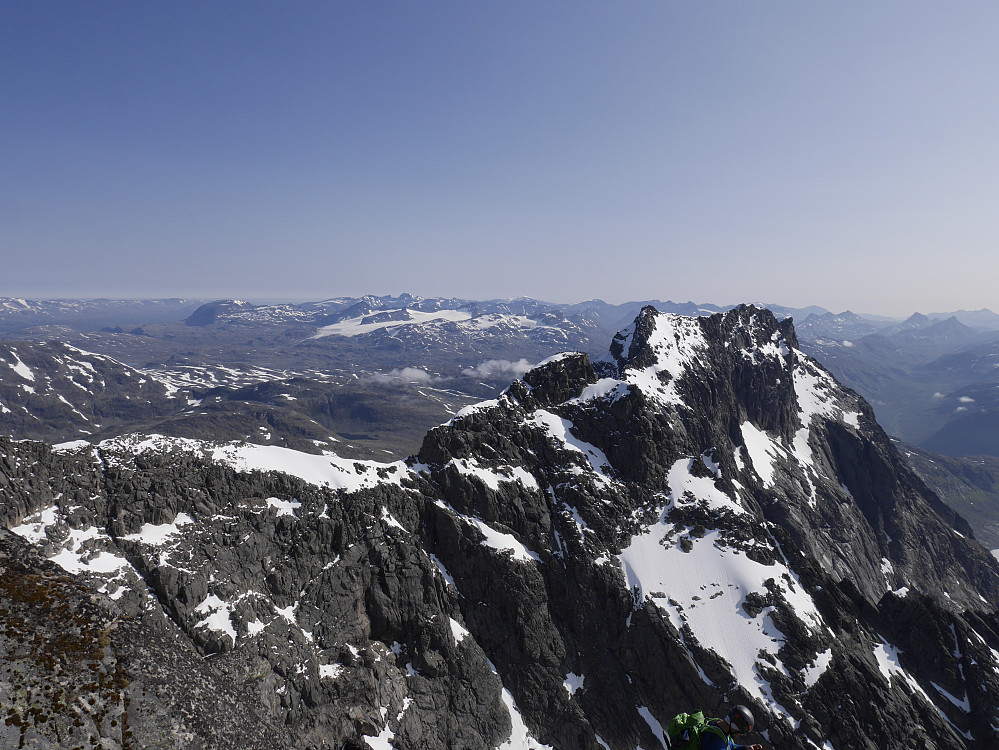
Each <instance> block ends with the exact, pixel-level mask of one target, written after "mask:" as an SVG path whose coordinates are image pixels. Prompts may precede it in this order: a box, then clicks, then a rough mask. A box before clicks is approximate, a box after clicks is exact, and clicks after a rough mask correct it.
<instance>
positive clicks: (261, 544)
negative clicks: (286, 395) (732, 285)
mask: <svg viewBox="0 0 999 750" xmlns="http://www.w3.org/2000/svg"><path fill="white" fill-rule="evenodd" d="M227 450H228V451H230V453H232V455H235V453H236V448H221V449H220V448H213V447H211V446H200V447H199V446H198V445H196V444H194V443H191V442H188V443H186V444H176V445H174V447H173V448H172V449H171V450H165V449H163V448H159V449H156V450H142V449H139V448H134V447H129V445H128V444H126V443H125V442H109V443H104V444H102V445H101V446H100V447H98V448H88V449H77V450H76V451H75V452H72V451H53V450H52V449H50V448H49V447H47V446H44V445H41V444H33V443H12V442H9V441H7V442H0V467H2V472H0V493H2V494H0V498H2V505H0V523H2V524H3V525H5V526H7V527H9V528H11V529H12V530H13V531H14V532H15V533H16V534H17V535H18V536H20V537H23V538H24V539H26V540H27V541H28V542H30V543H31V545H32V546H31V548H28V547H27V546H26V545H25V544H23V543H20V542H18V541H17V540H13V539H5V541H4V545H5V546H4V548H3V549H4V554H6V555H7V559H9V560H11V561H12V562H9V563H4V564H6V565H10V566H20V567H16V574H17V579H18V580H24V581H28V580H31V581H35V580H36V579H32V578H30V576H32V575H36V576H37V575H39V573H38V572H37V571H39V570H40V569H41V567H44V565H45V564H43V563H41V562H40V561H39V560H38V559H37V558H38V557H48V558H52V559H54V560H56V561H57V562H59V564H60V565H62V566H63V568H65V569H66V570H67V571H69V572H71V573H72V575H73V577H71V578H70V577H67V578H66V579H65V580H66V581H67V583H66V585H67V586H69V585H73V586H79V585H84V584H86V585H87V586H89V587H90V588H89V589H88V590H89V591H91V592H94V593H93V594H86V595H87V596H93V597H95V598H94V599H93V602H94V604H93V606H94V607H98V609H99V611H100V613H101V614H99V615H92V616H91V615H88V616H90V617H92V619H93V621H94V622H95V623H98V625H95V626H94V628H93V629H96V630H98V631H100V632H103V630H102V628H103V629H107V628H109V627H110V625H107V624H104V623H111V622H114V623H127V624H128V627H130V628H132V630H130V631H128V632H129V633H130V634H131V635H130V636H129V638H128V641H127V646H128V648H127V649H126V648H125V645H126V644H120V648H119V647H118V646H115V645H114V643H111V642H109V645H107V646H104V647H102V648H104V649H105V651H104V652H102V653H103V654H104V655H103V656H101V658H100V659H99V660H98V661H100V663H101V664H102V665H104V666H103V667H102V668H103V669H105V671H107V670H111V671H112V672H114V669H118V667H117V665H118V664H121V665H122V666H121V667H120V671H121V672H122V674H124V675H126V677H124V678H123V679H128V680H129V685H132V684H139V683H141V684H144V685H145V684H149V685H156V686H157V687H156V690H158V692H156V691H150V690H149V689H147V690H146V692H145V694H144V695H145V696H147V697H146V698H145V701H146V702H145V703H144V704H142V705H141V706H140V707H139V708H136V709H135V710H134V711H133V712H132V713H131V714H127V715H128V716H129V717H130V719H129V720H130V722H131V723H130V724H129V728H130V731H131V732H132V734H131V735H130V738H131V740H132V741H133V742H134V743H135V744H136V745H138V746H144V745H145V744H151V743H152V741H153V740H152V738H153V737H154V736H155V731H154V727H155V726H157V725H156V722H157V721H160V720H161V719H162V717H168V716H175V715H176V716H177V717H178V721H179V722H180V724H179V725H178V726H182V727H183V732H185V733H186V735H185V736H188V737H189V738H190V739H189V743H190V744H188V745H186V746H189V747H193V746H205V747H208V746H212V747H214V746H222V744H220V743H231V744H234V745H235V744H240V742H242V743H244V744H243V745H242V746H260V744H258V740H259V739H260V738H265V737H266V738H267V739H266V742H263V743H262V744H266V745H269V746H274V747H322V746H324V743H325V746H329V747H345V746H346V747H366V746H379V747H383V746H385V743H391V746H394V747H397V748H494V747H510V748H538V747H546V746H547V747H553V748H585V749H586V750H597V749H598V748H602V747H610V748H614V749H615V750H617V749H618V748H628V750H631V749H632V748H635V747H642V748H645V749H646V750H650V749H651V748H659V747H662V746H663V745H662V742H661V740H660V739H659V733H660V731H661V730H660V726H661V725H665V723H666V721H667V720H668V719H669V717H670V716H672V715H673V714H675V713H677V712H679V711H684V710H690V709H694V708H703V709H705V710H706V711H707V712H708V713H710V714H712V715H719V714H722V713H723V712H724V710H725V707H726V706H727V705H729V704H730V703H732V702H741V703H745V704H747V705H749V706H750V707H751V708H752V709H753V711H754V713H755V714H756V716H757V720H758V729H759V730H760V731H761V732H763V735H762V736H760V737H757V736H755V735H754V736H753V737H752V740H753V741H760V742H762V743H763V744H764V745H765V746H776V747H786V748H803V749H804V748H816V747H818V748H822V747H826V746H827V745H826V744H825V743H826V742H828V743H830V744H831V746H832V747H834V748H883V747H889V746H891V747H896V746H898V747H912V748H937V747H938V748H953V747H982V748H987V747H994V746H995V744H996V742H999V737H997V735H996V731H997V730H996V729H994V728H993V727H999V717H997V716H996V708H995V707H996V706H999V618H997V615H996V607H997V605H999V567H997V565H996V563H995V561H994V560H993V559H992V558H991V557H990V556H989V555H988V554H987V552H986V551H985V550H984V549H982V548H981V547H980V546H978V545H977V544H976V543H975V542H974V540H973V539H972V538H971V535H970V534H969V533H968V532H969V531H970V530H969V529H968V528H967V526H966V525H964V524H962V522H961V519H960V518H959V517H956V516H955V515H954V514H953V513H952V512H947V511H946V509H945V508H944V507H943V506H942V504H941V503H940V502H939V500H937V498H936V497H935V496H934V495H932V493H930V492H929V491H928V490H927V489H926V488H925V486H924V485H923V484H922V483H921V482H920V481H919V480H918V479H917V478H916V477H915V476H914V475H913V474H911V473H910V472H909V471H908V469H906V468H905V466H904V464H903V463H902V461H901V460H900V459H899V457H898V455H897V454H896V453H895V451H894V449H893V448H892V446H891V445H890V443H889V442H888V440H887V438H886V437H885V435H884V433H883V432H882V431H881V430H880V428H879V427H878V426H877V424H876V423H875V422H874V420H873V417H872V415H871V410H870V408H869V406H868V405H867V404H866V403H865V402H864V401H863V400H862V399H860V398H859V397H858V396H856V394H854V393H852V392H850V391H847V390H845V389H843V388H842V387H841V386H839V385H838V384H837V383H836V382H835V381H834V380H833V379H832V378H831V376H829V374H828V373H827V372H825V371H824V370H823V369H822V368H821V367H820V366H819V365H817V364H816V363H815V362H814V361H812V360H810V359H809V358H807V357H805V356H804V355H802V354H801V353H800V352H799V351H797V342H796V340H795V337H794V331H793V328H792V327H791V324H790V323H789V322H783V323H782V322H778V321H777V320H776V319H775V318H774V317H773V316H772V315H771V314H770V313H769V312H767V311H765V310H760V309H757V308H752V307H740V308H736V309H734V310H732V311H730V312H728V313H724V314H720V315H716V316H713V317H711V318H702V319H694V318H683V317H679V316H675V315H664V314H661V313H658V312H657V311H655V310H654V309H652V308H645V309H643V310H642V311H641V313H640V314H639V316H638V318H637V319H636V320H635V323H634V324H633V325H632V326H630V327H629V328H628V329H626V330H625V331H622V332H621V333H620V334H618V336H616V337H615V338H614V341H613V342H612V345H611V348H610V351H609V353H608V355H607V356H606V357H604V358H603V359H601V360H599V361H595V362H594V361H591V360H590V358H589V357H587V356H586V355H584V354H566V355H561V356H559V357H556V358H553V359H552V360H550V361H548V362H546V363H543V364H542V365H540V366H539V367H537V368H536V369H534V370H533V371H531V372H529V373H527V374H526V375H525V376H524V378H523V379H522V380H519V381H517V382H516V383H514V384H513V385H512V386H511V387H510V388H509V389H508V390H507V391H506V392H505V393H504V394H503V395H502V396H501V397H500V398H499V399H498V400H496V401H493V402H487V403H484V404H481V405H478V406H476V407H472V408H469V409H465V410H463V411H462V412H460V413H459V415H457V416H456V417H455V419H454V420H452V422H451V423H449V424H448V425H445V426H442V427H439V428H437V429H435V430H433V431H431V432H430V433H429V434H428V435H427V436H426V438H425V440H424V442H423V446H422V448H421V450H420V451H419V454H418V455H417V456H415V457H413V458H412V459H410V460H409V461H408V462H406V463H398V464H391V465H377V464H373V463H370V462H367V463H365V462H357V463H356V464H355V466H354V467H353V473H351V472H350V470H349V469H344V468H343V467H339V468H337V469H336V470H335V471H333V472H332V474H331V475H330V476H333V478H332V479H329V480H327V482H328V484H327V485H326V486H322V485H317V484H310V483H308V482H306V481H303V480H302V479H297V478H295V477H293V476H289V475H287V474H278V473H263V472H260V471H247V470H246V469H248V468H252V466H251V465H250V464H248V463H244V464H240V467H241V468H242V469H243V470H242V471H237V470H236V469H235V468H233V465H234V463H235V459H233V458H227V457H226V456H227V455H228V454H227V453H226V451H227ZM241 460H244V461H249V459H241ZM334 468H335V467H334ZM287 470H288V471H289V472H291V473H295V472H296V471H299V472H300V473H302V470H301V468H300V464H297V463H292V462H291V460H290V459H289V462H288V463H287ZM337 471H339V472H341V473H342V474H343V477H342V478H341V477H340V475H339V474H337V473H336V472H337ZM347 475H349V476H347ZM348 480H349V481H348ZM338 487H339V488H342V489H337V488H338ZM32 555H34V557H32ZM11 569H15V568H11ZM46 570H48V571H50V573H51V571H52V570H53V569H52V568H51V565H49V567H48V568H46ZM39 586H40V587H42V586H41V584H39ZM42 588H43V587H42ZM23 589H24V587H22V590H23ZM27 590H29V591H30V590H31V587H30V586H29V587H27ZM76 590H77V591H78V593H79V595H80V596H84V592H83V590H82V589H76ZM2 595H3V597H4V602H3V604H4V605H5V606H7V603H8V600H9V601H11V602H13V604H11V605H9V606H8V609H10V608H11V607H15V606H16V607H22V609H21V610H17V611H19V612H20V611H22V610H23V606H22V604H21V603H18V602H19V600H17V599H16V597H17V596H19V595H20V594H17V592H16V591H10V590H7V589H5V590H4V591H3V593H2ZM23 611H25V612H27V610H23ZM46 617H47V615H45V614H44V612H38V611H32V612H29V613H28V614H26V615H23V616H22V619H21V620H19V621H17V623H14V622H13V621H11V623H12V624H11V625H9V626H7V627H8V629H7V630H5V631H4V634H5V637H7V638H8V639H9V638H10V637H11V636H10V634H11V633H14V634H15V636H16V634H17V633H24V634H29V633H42V632H45V628H46V627H47V626H46V624H45V623H46V622H47V620H46ZM98 621H99V622H98ZM117 627H119V628H122V627H124V625H118V626H117ZM109 632H110V633H114V632H116V631H115V630H114V629H111V630H110V631H109ZM123 632H125V631H123ZM29 637H30V636H29ZM8 643H9V641H8ZM10 648H15V647H14V646H8V649H10ZM109 649H110V650H109ZM116 649H117V650H116ZM129 649H130V650H129ZM9 653H12V652H10V651H9ZM18 653H20V652H18ZM95 653H96V652H95ZM199 656H203V657H205V658H203V659H201V662H200V663H201V664H202V665H203V666H204V669H208V670H209V672H199V673H198V674H205V675H207V676H206V677H205V679H206V680H209V681H213V680H215V681H218V682H219V684H220V685H223V686H225V690H228V691H229V692H225V693H220V695H221V696H222V697H219V698H218V699H217V703H216V707H215V710H217V711H218V712H222V711H223V710H229V708H228V706H230V705H237V706H238V707H239V710H240V711H244V712H246V715H248V716H252V717H253V721H249V720H248V721H247V722H245V723H244V724H242V725H241V726H240V727H238V728H229V726H228V725H222V724H220V725H218V726H217V727H215V731H210V729H211V728H212V726H211V722H208V723H199V721H196V720H194V719H192V718H189V714H187V713H184V710H183V709H182V708H181V703H180V702H178V701H174V702H170V701H169V700H167V699H166V698H165V697H164V696H166V695H169V694H170V693H171V689H172V688H171V686H174V685H175V686H176V689H177V690H178V691H181V692H178V694H179V695H183V694H184V693H183V692H182V689H183V688H184V680H183V678H182V677H181V676H180V673H179V670H178V671H177V672H173V671H171V670H170V669H168V668H166V667H164V669H160V670H156V671H149V670H145V671H144V670H143V668H142V667H141V666H138V665H141V664H142V662H143V661H144V660H147V661H150V662H152V661H155V663H157V664H164V665H169V664H171V663H173V662H171V661H170V660H171V659H175V660H183V659H187V658H188V657H190V658H197V657H199ZM22 657H23V655H21V656H19V657H18V659H21V661H19V662H18V663H19V664H27V662H25V661H24V660H23V658H22ZM96 658H97V657H96V656H95V659H96ZM95 663H96V662H95ZM177 663H180V662H179V661H178V662H177ZM88 664H89V663H88ZM112 667H113V668H114V669H112ZM81 668H82V669H89V668H90V667H89V666H84V667H81ZM19 669H20V670H21V671H19V672H18V673H17V674H16V675H14V676H13V677H9V676H7V674H6V673H5V676H4V678H3V679H4V682H3V683H0V693H2V691H4V690H6V691H7V695H11V696H13V695H20V694H21V693H25V694H26V688H25V687H24V686H25V685H26V684H28V683H29V682H30V681H32V680H34V682H32V683H31V684H33V685H44V684H54V682H53V681H54V680H55V679H56V669H55V667H53V666H51V665H49V666H46V664H40V663H31V664H27V666H24V667H23V668H20V667H19ZM129 670H131V671H129ZM212 670H214V671H212ZM110 673H111V672H108V674H110ZM10 674H13V673H10ZM114 674H118V672H114ZM199 679H200V678H199ZM46 680H47V681H48V682H46ZM192 684H197V682H196V681H193V682H192ZM112 688H114V684H111V687H110V688H109V689H112ZM114 689H117V688H114ZM122 689H125V688H122ZM191 689H192V690H193V689H194V688H191ZM33 690H34V688H33ZM133 692H134V691H133ZM153 693H155V695H154V696H153V697H148V696H149V695H151V694H153ZM35 694H36V693H34V692H32V695H35ZM123 695H124V694H122V693H114V692H113V690H112V692H111V693H109V694H108V695H107V696H105V697H102V700H103V701H104V703H105V704H106V705H109V706H124V705H125V703H126V701H125V698H124V697H122V696H123ZM3 697H4V698H5V700H4V701H3V703H4V705H6V697H5V696H3ZM129 700H132V699H131V698H130V699H129ZM206 700H207V699H206ZM22 703H23V705H24V710H23V711H21V710H20V709H19V711H20V712H19V713H17V718H16V721H12V722H11V723H10V724H9V725H8V727H9V728H8V732H11V731H13V728H16V730H17V732H20V731H21V729H22V727H25V726H28V729H29V730H30V731H31V732H33V733H34V734H32V735H31V736H32V737H34V738H37V741H38V743H39V744H38V746H42V747H44V746H46V745H45V742H48V743H49V745H48V746H55V744H57V739H56V737H57V734H55V733H54V732H53V731H52V727H54V726H55V725H56V723H57V722H52V721H50V720H46V721H37V720H36V719H37V718H38V717H37V716H36V715H35V714H31V713H30V707H31V705H33V704H32V701H30V700H29V701H27V702H22ZM19 705H20V704H19ZM129 705H132V704H129ZM199 705H200V704H199ZM205 706H206V708H205V709H204V710H205V711H206V712H207V713H206V714H204V715H206V716H210V715H211V710H212V708H211V705H210V701H209V702H207V703H206V704H205ZM140 708H141V709H142V710H144V711H145V712H146V713H145V714H143V713H142V711H140ZM115 710H117V709H115ZM130 710H131V709H130ZM199 710H200V709H199ZM25 711H26V712H27V713H25ZM121 711H122V712H124V711H125V709H124V708H122V709H121ZM119 713H121V712H119ZM126 713H127V712H126ZM126 713H121V715H122V716H124V715H126ZM107 715H108V716H110V715H111V713H108V714H107ZM115 715H116V716H117V715H118V714H115ZM133 715H134V716H136V717H137V718H135V720H134V721H133V720H132V718H131V717H132V716H133ZM32 717H34V718H32ZM142 717H150V718H148V719H146V718H142ZM102 721H103V718H102ZM102 721H92V722H91V724H87V725H86V726H87V727H91V728H88V729H87V731H89V732H91V734H90V735H87V736H100V737H105V736H107V737H109V738H111V739H112V740H114V735H113V732H114V730H115V728H114V727H111V726H110V724H108V723H107V722H104V723H102ZM144 722H145V723H144ZM206 727H207V728H206ZM26 731H27V730H26ZM81 731H82V730H81ZM240 732H243V733H244V734H240ZM251 735H252V737H256V738H258V739H252V737H251ZM10 736H11V737H14V736H15V735H13V734H11V735H10ZM17 736H20V735H17ZM80 737H81V738H82V737H83V735H82V734H81V735H80ZM247 737H251V738H250V739H247ZM376 737H377V738H379V739H376ZM365 738H369V739H370V742H369V741H368V739H365ZM114 741H118V742H120V744H124V742H123V741H122V740H120V739H119V740H114ZM198 743H201V744H198ZM212 743H215V744H212ZM379 743H381V744H379ZM505 743H506V744H505Z"/></svg>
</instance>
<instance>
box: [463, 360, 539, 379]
mask: <svg viewBox="0 0 999 750" xmlns="http://www.w3.org/2000/svg"><path fill="white" fill-rule="evenodd" d="M532 367H534V365H532V364H531V363H530V362H528V361H527V360H526V359H523V358H522V359H518V360H517V361H516V362H512V361H510V360H508V359H487V360H486V361H485V362H480V363H479V364H478V365H476V366H475V367H469V368H467V369H464V370H462V371H461V374H462V375H465V376H467V377H470V378H510V377H513V378H519V377H521V376H523V375H524V374H525V373H526V372H527V371H528V370H530V369H531V368H532Z"/></svg>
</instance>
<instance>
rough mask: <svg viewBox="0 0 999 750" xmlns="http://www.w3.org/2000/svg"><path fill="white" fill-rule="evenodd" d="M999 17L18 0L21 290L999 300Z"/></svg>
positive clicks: (911, 302)
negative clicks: (998, 286) (998, 289)
mask: <svg viewBox="0 0 999 750" xmlns="http://www.w3.org/2000/svg"><path fill="white" fill-rule="evenodd" d="M997 38H999V4H996V3H994V2H962V3H957V4H945V3H940V2H933V3H929V2H920V1H918V0H917V1H915V2H911V1H909V2H890V1H889V2H877V3H869V2H842V3H802V2H790V1H789V2H778V1H776V0H775V1H772V2H763V1H761V2H712V1H710V0H709V1H707V2H684V3H681V2H666V1H659V2H651V1H649V2H632V1H630V0H624V1H623V2H616V3H608V2H586V1H583V2H575V1H574V2H560V1H556V0H553V1H552V2H545V3H537V2H518V1H513V2H510V1H504V2H468V1H462V2H443V1H441V2H436V1H434V2H431V1H428V2H419V3H415V2H388V1H383V2H376V1H367V0H366V1H364V2H360V1H358V2H349V1H345V2H304V1H303V2H281V3H279V2H276V1H274V2H259V1H257V0H243V1H241V2H221V1H218V2H207V3H206V2H198V3H190V2H171V3H145V2H143V3H137V2H123V1H115V0H108V1H107V2H101V3H82V2H80V3H77V2H50V1H49V0H33V1H31V2H28V1H27V0H23V1H21V0H12V1H11V2H7V3H3V4H2V5H0V102H3V105H2V106H0V164H2V165H3V166H2V168H0V253H2V260H3V267H4V268H3V272H2V273H0V296H19V297H35V298H38V297H65V296H76V297H93V296H112V297H155V296H190V297H241V298H250V299H321V298H325V297H330V296H336V295H359V294H365V293H376V294H388V293H391V294H398V293H401V292H410V293H413V294H421V295H426V296H429V295H448V296H462V297H469V298H493V297H514V296H520V295H526V296H532V297H538V298H542V299H547V300H552V301H564V302H574V301H580V300H583V299H588V298H593V297H600V298H602V299H605V300H608V301H611V302H620V301H624V300H630V299H651V298H660V299H674V300H687V299H693V300H696V301H702V302H714V303H718V304H726V303H734V302H740V301H761V302H775V303H780V304H784V305H791V306H805V305H809V304H817V305H821V306H824V307H827V308H829V309H832V310H836V311H839V310H844V309H847V308H850V309H853V310H855V311H863V312H873V313H882V314H896V315H902V314H907V313H909V312H912V311H915V310H919V311H923V312H936V311H944V310H953V309H958V308H967V309H976V308H980V307H992V308H993V309H996V308H999V299H997V298H996V293H995V288H996V285H995V279H996V276H997V274H996V271H997V270H999V261H997V260H996V258H997V252H996V251H997V249H999V210H997V208H999V139H997V137H996V134H997V133H999V45H997V44H996V41H995V40H996V39H997Z"/></svg>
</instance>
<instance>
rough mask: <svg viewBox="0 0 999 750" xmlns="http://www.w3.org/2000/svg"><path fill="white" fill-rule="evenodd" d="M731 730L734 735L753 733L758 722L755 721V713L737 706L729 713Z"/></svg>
mask: <svg viewBox="0 0 999 750" xmlns="http://www.w3.org/2000/svg"><path fill="white" fill-rule="evenodd" d="M726 721H728V725H729V728H730V729H731V730H733V734H749V733H750V732H752V731H753V726H754V725H755V724H756V722H755V721H754V720H753V712H752V711H750V710H749V709H748V708H746V707H745V706H735V707H733V708H732V710H731V711H729V712H728V719H726Z"/></svg>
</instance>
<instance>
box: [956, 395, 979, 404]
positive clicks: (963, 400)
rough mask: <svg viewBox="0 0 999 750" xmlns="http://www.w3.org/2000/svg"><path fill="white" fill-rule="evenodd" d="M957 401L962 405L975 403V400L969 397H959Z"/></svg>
mask: <svg viewBox="0 0 999 750" xmlns="http://www.w3.org/2000/svg"><path fill="white" fill-rule="evenodd" d="M958 401H960V402H961V403H962V404H973V403H975V399H973V398H972V397H971V396H961V398H959V399H958Z"/></svg>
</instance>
